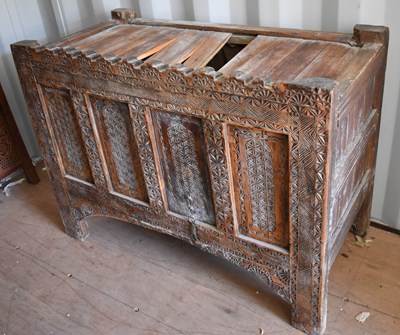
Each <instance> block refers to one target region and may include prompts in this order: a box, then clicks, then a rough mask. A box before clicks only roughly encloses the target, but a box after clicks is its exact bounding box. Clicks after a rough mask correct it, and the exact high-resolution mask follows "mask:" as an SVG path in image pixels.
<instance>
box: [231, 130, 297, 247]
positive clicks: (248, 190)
mask: <svg viewBox="0 0 400 335" xmlns="http://www.w3.org/2000/svg"><path fill="white" fill-rule="evenodd" d="M229 132H230V144H231V145H230V146H231V148H230V149H231V150H230V151H231V162H232V172H233V178H234V187H235V198H236V209H237V218H238V230H239V234H242V235H246V236H248V237H251V238H254V239H257V240H260V241H263V242H268V243H272V244H275V245H277V246H280V247H287V246H288V243H289V215H288V212H289V208H288V205H289V201H288V196H289V193H288V192H289V171H288V139H287V136H286V135H280V134H274V133H269V132H264V131H261V130H257V129H251V128H244V127H233V126H232V127H230V128H229Z"/></svg>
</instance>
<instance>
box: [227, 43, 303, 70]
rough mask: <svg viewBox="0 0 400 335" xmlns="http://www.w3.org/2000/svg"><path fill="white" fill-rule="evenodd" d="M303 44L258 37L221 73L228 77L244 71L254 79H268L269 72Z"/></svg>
mask: <svg viewBox="0 0 400 335" xmlns="http://www.w3.org/2000/svg"><path fill="white" fill-rule="evenodd" d="M302 43H304V42H303V41H302V40H298V39H284V38H276V37H268V36H257V37H256V38H255V39H254V40H253V41H252V42H251V43H249V44H248V45H247V46H246V47H245V48H244V49H243V50H242V51H241V52H240V53H239V54H238V55H237V56H236V57H234V58H233V59H232V60H231V61H230V62H229V63H227V64H226V65H225V66H224V67H223V68H222V69H220V71H221V72H222V73H223V74H225V75H228V76H230V75H234V74H235V73H236V72H237V71H242V72H244V73H246V74H249V75H250V76H254V77H268V76H269V72H270V71H272V69H273V68H274V67H275V66H277V65H278V64H280V63H281V62H283V61H284V59H285V57H288V56H289V55H290V54H291V53H292V52H294V51H295V50H296V49H297V48H298V47H300V46H301V45H302Z"/></svg>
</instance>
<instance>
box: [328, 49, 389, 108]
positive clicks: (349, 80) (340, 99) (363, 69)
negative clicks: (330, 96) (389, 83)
mask: <svg viewBox="0 0 400 335" xmlns="http://www.w3.org/2000/svg"><path fill="white" fill-rule="evenodd" d="M383 57H384V49H383V48H382V47H380V46H379V45H374V44H368V45H364V46H363V47H362V48H361V50H360V51H359V52H358V53H357V55H356V56H355V57H354V59H353V60H352V62H351V63H350V64H349V66H348V67H347V68H346V69H344V70H343V72H342V73H341V74H340V76H338V78H337V81H338V82H339V83H340V86H339V87H338V89H337V91H336V92H337V93H336V94H335V97H334V103H335V104H336V105H337V106H338V109H339V110H341V109H342V108H343V106H341V105H343V104H345V103H346V100H347V99H348V98H349V97H352V96H355V95H356V94H357V90H360V88H361V87H362V84H361V83H363V82H364V81H366V80H367V79H368V78H369V77H370V76H371V75H372V74H373V73H374V72H375V71H376V67H377V64H380V62H377V61H376V60H377V59H378V58H383ZM354 84H355V85H354ZM350 87H351V88H350Z"/></svg>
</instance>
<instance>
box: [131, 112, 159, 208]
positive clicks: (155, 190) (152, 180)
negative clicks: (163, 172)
mask: <svg viewBox="0 0 400 335" xmlns="http://www.w3.org/2000/svg"><path fill="white" fill-rule="evenodd" d="M129 109H130V111H131V117H132V120H133V125H134V130H135V135H136V139H137V145H138V151H139V156H140V159H141V162H142V167H143V174H144V178H145V181H146V188H147V193H148V195H149V201H150V205H151V206H152V207H155V208H158V209H164V203H163V200H162V195H161V190H160V185H159V183H158V178H157V170H156V165H155V162H154V155H153V151H152V149H151V142H150V135H149V130H148V126H147V122H146V114H145V109H144V107H142V106H138V105H133V104H130V105H129Z"/></svg>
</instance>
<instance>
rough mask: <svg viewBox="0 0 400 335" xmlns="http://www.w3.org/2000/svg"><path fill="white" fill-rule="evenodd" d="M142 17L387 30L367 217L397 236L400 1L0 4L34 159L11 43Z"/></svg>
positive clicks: (37, 0)
mask: <svg viewBox="0 0 400 335" xmlns="http://www.w3.org/2000/svg"><path fill="white" fill-rule="evenodd" d="M119 7H128V8H134V9H136V10H137V11H138V12H139V13H140V15H141V16H142V17H144V18H156V19H173V20H196V21H209V22H219V23H235V24H250V25H263V26H273V27H287V28H299V29H316V30H325V31H343V32H351V30H352V28H353V26H354V25H355V24H356V23H365V24H378V25H386V26H389V28H390V29H391V41H390V49H389V58H388V71H387V80H386V89H385V97H384V111H383V118H382V127H381V129H382V130H383V131H381V137H380V147H379V152H378V166H377V176H376V183H375V185H376V186H375V196H374V204H373V215H374V216H375V217H378V218H381V219H383V220H384V221H385V222H388V223H389V224H391V225H392V226H396V225H397V227H398V228H399V229H400V219H399V218H400V212H399V210H400V173H399V172H398V171H400V170H399V168H398V166H400V151H399V150H398V148H399V146H400V131H398V130H397V131H396V129H400V117H397V116H396V115H397V114H400V113H397V111H398V110H399V109H400V104H399V101H398V95H399V91H400V20H399V19H398V13H399V12H400V1H398V0H381V1H376V0H86V1H82V0H0V55H1V58H0V79H1V83H2V84H3V87H4V91H5V93H6V95H7V98H8V101H9V103H10V106H11V109H12V110H13V113H14V115H15V119H16V122H17V124H18V126H19V128H20V131H21V134H22V136H23V138H24V141H25V143H26V145H27V148H28V150H29V152H30V154H31V155H32V156H39V155H40V151H39V148H38V146H37V144H36V141H35V138H34V133H33V130H32V126H31V123H30V121H29V117H28V114H27V112H26V110H25V105H24V100H23V96H22V93H21V90H20V87H19V83H18V79H17V76H16V72H15V68H14V65H13V62H12V59H11V55H10V49H9V44H10V43H13V42H15V41H16V40H22V39H38V40H40V41H41V42H43V41H47V40H52V39H55V38H57V37H59V36H64V35H66V34H70V33H72V32H75V31H78V30H80V29H82V28H84V27H87V26H90V25H93V24H95V23H98V22H101V21H103V20H105V19H106V18H109V17H110V10H111V9H113V8H119Z"/></svg>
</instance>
